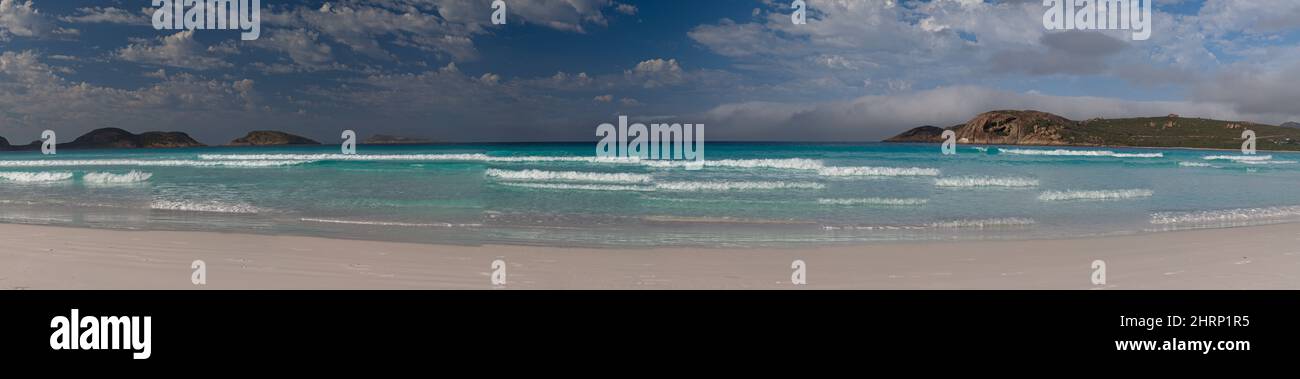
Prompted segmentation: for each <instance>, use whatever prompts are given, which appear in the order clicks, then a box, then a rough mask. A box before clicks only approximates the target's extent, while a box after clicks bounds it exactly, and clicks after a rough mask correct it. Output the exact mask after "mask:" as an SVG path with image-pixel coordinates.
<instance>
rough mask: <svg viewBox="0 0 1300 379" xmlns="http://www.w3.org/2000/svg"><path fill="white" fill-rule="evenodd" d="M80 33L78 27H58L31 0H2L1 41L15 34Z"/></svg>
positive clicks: (53, 35)
mask: <svg viewBox="0 0 1300 379" xmlns="http://www.w3.org/2000/svg"><path fill="white" fill-rule="evenodd" d="M77 34H78V31H77V30H76V29H66V28H61V27H58V26H57V25H55V24H54V22H53V21H51V20H50V19H49V18H48V17H46V15H45V14H44V13H41V11H40V10H38V9H36V7H35V6H34V5H32V2H31V0H28V1H26V2H24V1H21V0H0V41H7V40H9V39H12V38H13V37H14V36H17V37H28V38H66V37H71V36H75V35H77Z"/></svg>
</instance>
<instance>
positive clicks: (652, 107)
mask: <svg viewBox="0 0 1300 379" xmlns="http://www.w3.org/2000/svg"><path fill="white" fill-rule="evenodd" d="M506 2H507V12H508V17H507V19H508V24H507V25H492V24H491V23H490V21H489V20H490V16H491V12H492V8H491V6H490V3H491V1H490V0H379V1H350V0H345V1H330V2H324V1H273V0H264V1H263V4H262V8H263V14H262V25H263V27H262V35H261V37H260V38H259V39H258V40H256V41H241V40H240V38H239V34H238V32H235V31H217V30H195V31H174V30H155V29H154V28H153V27H152V26H151V25H150V16H151V13H152V9H151V5H150V3H149V2H148V1H143V0H108V1H53V0H31V1H28V0H0V136H4V137H6V138H8V139H9V140H11V141H15V142H25V141H28V140H34V139H36V137H37V136H39V133H40V131H41V130H43V129H47V128H49V129H55V130H56V131H59V132H61V133H63V134H65V135H66V134H72V135H77V134H80V133H83V132H85V131H88V130H90V129H94V128H99V127H109V126H113V127H121V128H124V129H128V130H132V131H136V132H143V131H148V130H178V131H185V132H188V133H190V134H192V135H194V136H195V137H197V138H199V139H200V140H202V141H204V142H207V143H213V144H216V143H223V142H225V141H228V140H230V139H232V138H234V137H236V136H239V135H242V134H243V133H245V132H247V131H249V130H253V129H279V130H287V131H292V132H296V133H300V134H304V135H307V136H311V137H315V138H318V139H322V140H326V141H331V140H334V139H336V138H334V137H335V136H337V135H338V131H339V130H342V129H354V130H356V131H357V132H358V133H359V134H361V135H363V136H365V135H371V134H379V133H382V134H399V135H409V136H419V137H427V138H433V139H437V140H445V141H485V140H499V141H529V140H590V139H594V129H595V126H596V125H597V124H599V123H602V122H611V121H614V120H616V119H617V117H618V116H619V115H628V116H630V117H632V118H633V119H638V120H644V121H659V120H666V121H674V122H682V123H704V124H706V125H707V126H708V134H709V136H710V138H711V139H715V140H716V139H733V140H743V139H749V140H832V141H842V140H875V139H880V138H883V137H887V136H889V135H892V134H894V133H896V132H898V131H900V130H902V129H905V128H908V127H912V126H917V125H924V124H933V125H952V124H956V123H960V122H964V121H965V120H966V119H969V118H970V117H972V116H974V115H975V114H977V113H979V112H982V111H986V110H992V109H1007V108H1014V109H1039V110H1043V111H1048V112H1054V113H1058V114H1061V115H1064V116H1066V117H1070V118H1075V119H1083V118H1092V117H1121V116H1149V115H1164V114H1168V113H1179V114H1182V115H1184V116H1203V117H1214V118H1223V119H1233V120H1246V121H1257V122H1266V123H1281V122H1284V121H1288V120H1300V107H1297V106H1296V104H1297V103H1300V86H1297V85H1296V80H1295V78H1297V77H1300V59H1297V58H1300V2H1296V1H1292V0H1249V1H1247V0H1206V1H1190V0H1168V1H1159V0H1157V1H1156V2H1155V4H1156V15H1155V18H1154V21H1153V27H1152V29H1153V30H1152V37H1151V39H1149V40H1146V41H1135V40H1132V39H1131V32H1129V31H1048V30H1046V29H1045V28H1044V27H1043V25H1042V17H1043V13H1044V11H1045V9H1046V8H1045V7H1044V6H1043V5H1042V2H1040V1H1036V0H1035V1H978V0H934V1H906V0H901V1H889V0H809V1H807V3H808V7H809V9H810V15H809V21H808V23H807V24H806V25H794V24H793V23H791V22H790V17H789V13H790V9H789V8H790V2H789V1H778V0H711V1H678V0H666V1H634V0H529V1H525V0H507V1H506Z"/></svg>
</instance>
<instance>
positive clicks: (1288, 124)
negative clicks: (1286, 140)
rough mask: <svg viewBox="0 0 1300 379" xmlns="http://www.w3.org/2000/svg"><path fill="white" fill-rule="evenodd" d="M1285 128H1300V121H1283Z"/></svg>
mask: <svg viewBox="0 0 1300 379" xmlns="http://www.w3.org/2000/svg"><path fill="white" fill-rule="evenodd" d="M1282 127H1283V128H1300V122H1295V121H1290V122H1284V123H1282Z"/></svg>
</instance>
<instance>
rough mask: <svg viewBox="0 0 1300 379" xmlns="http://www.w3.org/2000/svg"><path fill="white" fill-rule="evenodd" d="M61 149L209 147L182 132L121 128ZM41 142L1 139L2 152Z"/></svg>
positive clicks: (88, 135)
mask: <svg viewBox="0 0 1300 379" xmlns="http://www.w3.org/2000/svg"><path fill="white" fill-rule="evenodd" d="M57 146H58V148H59V149H119V148H125V149H140V148H175V147H201V146H207V145H204V144H202V143H199V141H195V140H194V139H193V138H190V136H189V135H188V134H185V133H181V132H145V133H141V134H134V133H131V132H128V131H126V130H122V129H119V128H102V129H95V130H92V131H90V133H86V134H84V135H82V136H81V137H77V139H75V140H72V142H66V143H60V144H58V145H57ZM40 148H41V141H40V140H37V141H32V142H31V143H29V144H26V145H10V144H9V141H8V140H6V139H4V138H0V150H39V149H40Z"/></svg>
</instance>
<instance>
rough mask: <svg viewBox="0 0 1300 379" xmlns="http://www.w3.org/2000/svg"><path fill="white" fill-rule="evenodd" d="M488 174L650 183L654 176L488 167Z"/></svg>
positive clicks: (522, 178) (520, 178) (510, 177)
mask: <svg viewBox="0 0 1300 379" xmlns="http://www.w3.org/2000/svg"><path fill="white" fill-rule="evenodd" d="M487 176H488V177H492V178H499V179H504V180H517V181H571V182H596V183H648V182H650V181H651V180H654V177H653V176H651V175H647V174H631V173H604V172H576V171H542V170H522V171H510V170H499V169H488V170H487Z"/></svg>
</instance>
